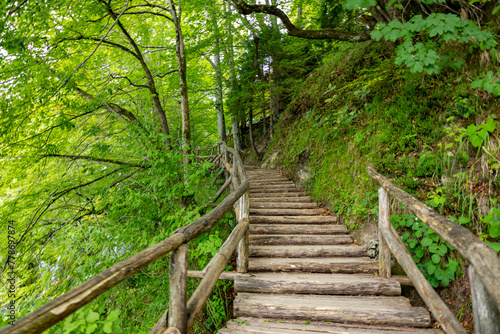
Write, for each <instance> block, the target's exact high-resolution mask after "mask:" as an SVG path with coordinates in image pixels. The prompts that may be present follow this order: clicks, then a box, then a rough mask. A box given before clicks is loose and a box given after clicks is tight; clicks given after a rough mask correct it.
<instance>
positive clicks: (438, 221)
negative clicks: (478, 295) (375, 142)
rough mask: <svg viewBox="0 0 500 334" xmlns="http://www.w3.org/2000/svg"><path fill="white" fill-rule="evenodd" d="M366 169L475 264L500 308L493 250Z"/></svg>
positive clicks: (499, 273)
mask: <svg viewBox="0 0 500 334" xmlns="http://www.w3.org/2000/svg"><path fill="white" fill-rule="evenodd" d="M367 170H368V174H370V176H371V177H373V178H374V179H376V180H377V181H378V182H379V183H380V185H382V186H383V187H384V188H385V189H386V190H387V191H388V192H389V194H391V195H392V196H394V198H396V199H397V200H398V201H399V202H400V203H402V204H403V205H404V207H405V209H407V210H409V211H411V212H412V213H414V214H415V215H416V216H417V217H419V218H420V219H421V220H422V221H423V222H424V223H426V224H427V225H428V226H429V227H430V228H432V229H433V230H434V231H435V232H436V233H437V234H438V235H439V236H441V237H442V238H443V239H444V240H445V241H447V242H448V243H449V244H450V245H452V246H453V247H454V248H455V249H456V250H457V251H458V252H459V253H460V255H462V256H463V257H464V258H465V259H467V260H468V261H469V262H470V263H471V264H472V265H473V266H474V268H476V273H477V275H478V276H479V278H480V279H481V281H482V282H483V283H484V286H485V287H486V290H487V291H488V293H489V294H490V295H491V296H492V298H493V300H494V301H495V304H496V306H497V309H500V289H499V288H498V282H500V259H499V258H498V255H497V254H496V253H495V251H493V249H491V247H489V246H488V245H486V244H485V243H484V242H482V241H481V240H480V239H479V238H478V237H477V236H475V235H474V234H473V233H472V232H471V231H469V230H468V229H466V228H465V227H463V226H461V225H459V224H456V223H454V222H452V221H451V220H449V219H448V218H446V217H444V216H442V215H440V214H439V213H437V212H435V211H434V210H432V209H431V208H429V207H428V206H427V205H425V204H424V203H422V202H420V201H419V200H417V199H416V198H415V197H413V196H411V195H409V194H408V193H406V192H404V191H403V190H401V189H399V188H398V187H396V186H395V185H394V184H393V183H392V182H390V181H389V179H387V178H386V177H384V176H382V175H381V174H379V173H377V171H375V169H373V168H371V167H368V169H367ZM393 254H394V252H393ZM479 268H480V269H479Z"/></svg>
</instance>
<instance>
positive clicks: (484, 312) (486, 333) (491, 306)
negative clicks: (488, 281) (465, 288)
mask: <svg viewBox="0 0 500 334" xmlns="http://www.w3.org/2000/svg"><path fill="white" fill-rule="evenodd" d="M469 281H470V288H471V292H472V310H473V312H474V330H475V333H476V334H495V333H498V327H499V324H500V311H499V310H498V308H497V307H496V304H495V302H494V301H493V299H492V298H491V296H490V295H489V293H488V292H487V291H486V288H485V286H484V284H483V282H481V279H480V278H479V277H478V276H477V275H476V271H475V269H474V267H473V266H472V265H469Z"/></svg>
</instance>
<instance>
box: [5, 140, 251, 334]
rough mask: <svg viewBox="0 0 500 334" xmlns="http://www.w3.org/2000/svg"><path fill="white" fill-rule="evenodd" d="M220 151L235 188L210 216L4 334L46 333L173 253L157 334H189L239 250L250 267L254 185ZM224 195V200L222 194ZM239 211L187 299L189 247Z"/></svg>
mask: <svg viewBox="0 0 500 334" xmlns="http://www.w3.org/2000/svg"><path fill="white" fill-rule="evenodd" d="M217 152H218V154H217V155H218V156H219V157H220V160H221V161H222V165H223V166H225V168H228V167H229V168H230V174H231V175H230V178H229V179H228V181H226V183H225V185H224V186H223V188H224V189H225V188H226V187H227V185H228V184H229V183H230V184H231V189H232V192H231V193H230V194H229V195H228V196H226V198H225V199H224V200H223V201H222V202H221V203H220V204H219V205H217V206H216V207H215V208H214V209H213V210H212V211H211V212H210V213H208V214H206V215H205V216H203V217H201V218H200V219H198V220H197V221H195V222H193V223H191V224H189V225H187V226H184V227H182V228H180V229H178V230H177V231H175V232H174V233H173V235H171V236H170V237H168V238H167V239H165V240H163V241H161V242H159V243H157V244H156V245H154V246H151V247H149V248H147V249H145V250H143V251H141V252H139V253H137V254H135V255H133V256H131V257H129V258H128V259H125V260H123V261H121V262H119V263H117V264H115V265H113V266H112V267H110V268H108V269H107V270H105V271H103V272H101V273H100V274H98V275H97V276H95V277H93V278H91V279H90V280H88V281H87V282H85V283H83V284H81V285H80V286H78V287H76V288H75V289H73V290H71V291H69V292H67V293H66V294H64V295H62V296H61V297H59V298H57V299H55V300H53V301H52V302H50V303H48V304H47V305H45V306H43V307H41V308H39V309H38V310H36V311H34V312H32V313H30V314H28V315H27V316H25V317H23V318H21V319H19V320H18V321H16V322H15V325H14V326H7V327H4V328H2V329H1V330H0V334H6V333H9V334H18V333H30V334H31V333H41V332H42V331H44V330H45V329H47V328H49V327H51V326H53V325H54V324H56V323H57V322H59V321H61V320H63V319H64V318H66V317H67V316H69V315H70V314H72V313H73V312H75V311H77V310H78V309H80V308H81V307H83V306H85V305H86V304H87V303H89V302H90V301H92V300H94V299H95V298H97V297H98V296H100V295H101V294H103V293H104V292H106V291H108V290H110V289H111V288H112V287H114V286H115V285H117V284H118V283H120V282H121V281H123V280H125V279H126V278H128V277H130V276H132V275H133V274H134V273H136V272H137V271H139V270H140V269H142V268H144V267H145V266H147V265H149V264H150V263H152V262H154V261H156V260H158V259H159V258H161V257H163V256H165V255H167V254H168V253H171V254H170V270H169V280H170V285H169V286H170V294H169V305H168V309H167V311H165V313H164V314H163V316H162V317H161V318H160V319H159V320H158V321H157V322H156V325H155V326H154V328H153V329H152V330H151V333H155V334H156V333H159V334H162V333H164V332H167V328H168V327H170V328H169V329H168V333H187V330H188V329H189V328H190V327H191V326H192V325H193V323H194V321H195V318H196V316H197V314H198V313H199V312H200V310H201V309H202V307H203V305H204V304H205V302H206V300H207V298H208V297H209V296H210V295H211V293H212V290H213V288H214V286H215V284H216V283H217V280H218V278H219V275H220V273H221V272H222V271H224V269H225V268H226V267H227V263H228V261H229V258H230V257H231V255H232V254H233V253H234V251H235V249H236V247H237V246H238V271H239V272H246V271H247V268H248V193H249V184H248V180H247V177H246V174H245V170H244V168H243V163H242V161H241V157H240V155H239V153H238V152H237V151H235V150H233V149H232V148H230V147H227V146H226V144H225V143H220V144H219V145H217ZM229 156H232V168H231V165H230V164H229V160H228V159H229V158H228V157H229ZM220 193H222V192H220ZM218 195H219V196H220V194H219V193H218ZM214 202H215V200H214ZM233 207H234V209H235V211H236V215H237V220H238V224H237V226H236V227H235V228H234V230H233V231H232V232H231V234H230V235H229V237H228V238H227V240H226V241H225V242H224V244H223V245H222V247H221V248H220V249H219V252H218V253H217V254H216V255H215V256H214V258H213V259H212V260H211V261H210V263H209V264H208V265H207V266H206V267H205V269H204V270H203V271H204V272H205V274H204V277H203V279H202V280H201V281H200V283H199V285H198V287H197V288H196V290H195V291H194V292H193V294H192V295H191V297H190V298H189V300H187V296H186V291H187V289H186V282H187V270H188V256H187V255H188V245H187V243H188V242H189V241H191V240H193V239H194V238H196V237H197V236H199V235H201V234H203V233H205V232H207V231H209V230H210V229H211V228H212V227H214V226H215V224H216V223H217V222H218V221H219V220H220V219H222V218H223V217H224V216H225V215H226V213H227V212H229V211H230V210H231V209H232V208H233Z"/></svg>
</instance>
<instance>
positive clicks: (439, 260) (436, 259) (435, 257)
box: [431, 254, 441, 264]
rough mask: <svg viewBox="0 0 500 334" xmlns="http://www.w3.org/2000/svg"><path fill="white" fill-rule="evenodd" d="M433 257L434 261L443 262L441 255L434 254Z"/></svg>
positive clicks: (436, 262)
mask: <svg viewBox="0 0 500 334" xmlns="http://www.w3.org/2000/svg"><path fill="white" fill-rule="evenodd" d="M431 259H432V262H434V263H435V264H438V263H439V262H441V256H439V255H437V254H434V255H432V256H431Z"/></svg>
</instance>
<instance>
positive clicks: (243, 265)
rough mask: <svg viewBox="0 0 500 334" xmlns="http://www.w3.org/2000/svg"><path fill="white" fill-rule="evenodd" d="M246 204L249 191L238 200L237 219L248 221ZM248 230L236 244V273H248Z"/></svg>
mask: <svg viewBox="0 0 500 334" xmlns="http://www.w3.org/2000/svg"><path fill="white" fill-rule="evenodd" d="M248 204H249V191H248V190H247V192H246V193H245V194H243V196H241V198H240V205H239V210H240V214H239V219H240V220H242V219H248ZM249 230H250V229H249V228H247V229H246V231H245V233H244V234H243V237H242V238H241V240H240V242H239V243H238V260H237V271H238V272H239V273H247V272H248V254H249V245H248V235H249Z"/></svg>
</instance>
